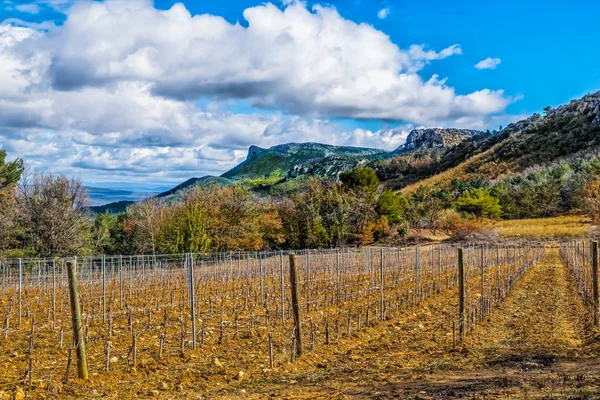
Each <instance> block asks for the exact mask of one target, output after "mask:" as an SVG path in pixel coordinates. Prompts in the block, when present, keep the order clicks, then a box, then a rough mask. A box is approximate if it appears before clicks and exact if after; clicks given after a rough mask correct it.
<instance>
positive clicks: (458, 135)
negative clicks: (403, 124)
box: [392, 128, 483, 155]
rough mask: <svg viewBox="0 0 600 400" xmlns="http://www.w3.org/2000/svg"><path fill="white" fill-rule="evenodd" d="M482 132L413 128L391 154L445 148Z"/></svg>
mask: <svg viewBox="0 0 600 400" xmlns="http://www.w3.org/2000/svg"><path fill="white" fill-rule="evenodd" d="M482 133H483V132H482V131H477V130H473V129H455V128H427V129H413V130H412V131H411V132H410V133H409V134H408V137H407V139H406V143H404V144H403V145H401V146H400V147H398V148H397V149H396V150H394V151H393V152H392V154H394V155H397V154H402V153H408V152H411V151H417V150H429V149H447V148H450V147H454V146H457V145H458V144H460V143H462V142H464V141H465V140H467V139H470V138H472V137H473V136H476V135H479V134H482Z"/></svg>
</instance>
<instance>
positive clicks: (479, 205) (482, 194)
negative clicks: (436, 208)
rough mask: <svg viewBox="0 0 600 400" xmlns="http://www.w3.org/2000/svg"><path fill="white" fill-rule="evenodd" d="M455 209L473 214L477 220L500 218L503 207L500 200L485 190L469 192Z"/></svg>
mask: <svg viewBox="0 0 600 400" xmlns="http://www.w3.org/2000/svg"><path fill="white" fill-rule="evenodd" d="M455 207H456V209H457V210H458V211H462V212H466V213H468V214H473V215H475V217H477V219H481V218H483V217H488V218H498V217H499V216H500V214H501V213H502V207H500V202H499V200H498V198H496V197H494V196H492V195H490V194H489V193H488V192H486V191H485V190H483V189H475V190H469V191H467V192H465V193H464V194H463V195H462V196H461V197H460V198H459V199H458V200H456V203H455Z"/></svg>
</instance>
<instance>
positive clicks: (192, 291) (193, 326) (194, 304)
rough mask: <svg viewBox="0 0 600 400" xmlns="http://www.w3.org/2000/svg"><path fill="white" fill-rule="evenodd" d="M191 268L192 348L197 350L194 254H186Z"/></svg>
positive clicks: (189, 268)
mask: <svg viewBox="0 0 600 400" xmlns="http://www.w3.org/2000/svg"><path fill="white" fill-rule="evenodd" d="M186 258H187V265H188V270H189V278H190V281H189V294H190V317H191V318H190V319H191V321H192V349H194V350H196V301H195V298H194V255H193V254H192V253H189V254H186Z"/></svg>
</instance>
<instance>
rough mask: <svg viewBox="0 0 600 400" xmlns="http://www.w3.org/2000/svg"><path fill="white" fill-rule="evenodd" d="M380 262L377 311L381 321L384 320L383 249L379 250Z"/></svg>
mask: <svg viewBox="0 0 600 400" xmlns="http://www.w3.org/2000/svg"><path fill="white" fill-rule="evenodd" d="M380 254H381V260H379V294H380V296H379V303H380V304H379V309H380V313H381V321H383V319H384V318H385V308H384V302H385V297H384V288H383V249H381V250H380Z"/></svg>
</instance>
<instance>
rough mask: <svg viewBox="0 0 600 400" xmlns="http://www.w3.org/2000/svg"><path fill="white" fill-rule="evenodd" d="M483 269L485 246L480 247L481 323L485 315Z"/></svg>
mask: <svg viewBox="0 0 600 400" xmlns="http://www.w3.org/2000/svg"><path fill="white" fill-rule="evenodd" d="M484 269H485V245H481V313H480V315H481V321H482V322H483V318H484V315H485V312H484V310H485V279H484V273H485V271H484Z"/></svg>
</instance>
